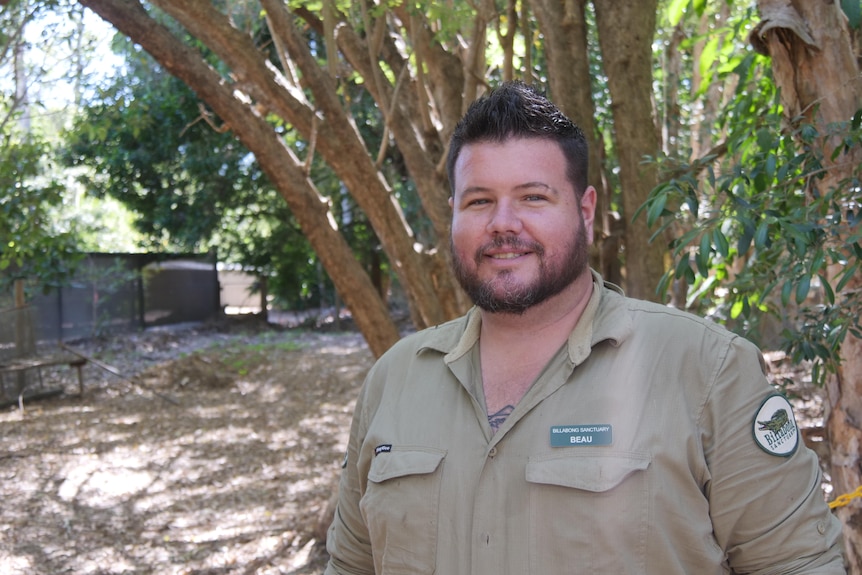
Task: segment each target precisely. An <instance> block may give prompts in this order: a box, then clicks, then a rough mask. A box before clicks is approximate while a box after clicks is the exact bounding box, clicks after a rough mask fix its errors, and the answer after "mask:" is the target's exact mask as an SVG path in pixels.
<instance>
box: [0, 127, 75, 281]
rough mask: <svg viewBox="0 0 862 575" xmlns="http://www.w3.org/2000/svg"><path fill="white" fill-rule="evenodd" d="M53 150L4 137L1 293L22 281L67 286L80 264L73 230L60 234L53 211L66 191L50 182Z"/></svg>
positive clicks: (0, 148) (16, 136)
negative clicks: (48, 158) (47, 166)
mask: <svg viewBox="0 0 862 575" xmlns="http://www.w3.org/2000/svg"><path fill="white" fill-rule="evenodd" d="M47 148H48V146H47V144H46V143H45V142H43V141H41V140H39V139H38V138H37V137H35V136H34V135H29V136H28V135H23V134H20V133H17V132H16V131H11V132H7V133H4V134H3V135H2V136H0V238H2V243H0V272H3V274H2V276H0V277H2V279H1V280H0V288H5V287H6V285H5V284H6V283H7V282H10V281H11V280H13V279H16V278H24V277H34V276H35V277H39V278H41V279H42V280H43V281H44V282H46V283H52V282H57V281H61V280H62V279H63V278H64V277H65V276H66V274H67V273H68V272H69V271H70V269H71V267H72V265H73V264H74V261H75V259H76V256H75V253H76V238H75V234H74V232H73V230H58V229H56V228H55V227H54V226H53V224H52V220H51V214H52V209H53V208H54V207H56V206H58V205H59V204H60V203H61V202H62V199H63V195H62V194H63V186H61V185H60V184H59V183H58V182H57V181H56V180H54V179H52V178H50V177H47V176H44V171H45V170H44V166H43V163H42V158H43V157H44V156H45V155H46V150H47Z"/></svg>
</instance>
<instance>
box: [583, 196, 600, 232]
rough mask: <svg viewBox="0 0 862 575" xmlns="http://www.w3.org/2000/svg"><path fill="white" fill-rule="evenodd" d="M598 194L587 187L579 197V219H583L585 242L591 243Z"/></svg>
mask: <svg viewBox="0 0 862 575" xmlns="http://www.w3.org/2000/svg"><path fill="white" fill-rule="evenodd" d="M597 202H598V192H596V189H595V188H594V187H593V186H587V189H586V190H584V195H583V196H581V217H583V218H584V227H585V228H586V232H587V241H589V243H591V244H592V243H593V223H594V222H595V220H596V204H597Z"/></svg>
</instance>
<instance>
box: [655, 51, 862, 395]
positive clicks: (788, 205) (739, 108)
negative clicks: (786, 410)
mask: <svg viewBox="0 0 862 575" xmlns="http://www.w3.org/2000/svg"><path fill="white" fill-rule="evenodd" d="M733 73H734V74H735V75H737V76H738V81H739V83H738V89H737V91H736V93H735V96H734V98H733V99H732V101H731V102H730V103H729V105H728V106H727V107H726V108H725V110H724V114H723V115H722V117H721V119H720V122H719V125H717V126H716V129H717V130H718V131H719V132H726V133H727V140H726V143H725V146H726V153H727V158H720V157H718V155H717V154H712V155H709V156H706V157H704V158H699V159H697V160H695V161H693V162H691V163H683V162H672V161H669V160H667V161H665V162H663V168H664V170H665V173H666V174H667V175H668V177H667V178H666V179H665V180H664V181H663V182H662V183H661V184H660V185H659V186H657V187H656V188H655V189H654V190H653V193H652V194H651V196H650V199H649V201H648V202H647V204H646V205H645V206H644V208H643V209H644V210H645V212H646V217H647V220H648V223H649V224H650V225H651V226H653V225H656V224H659V223H660V224H661V225H660V226H659V227H658V229H657V231H656V233H655V234H654V236H653V237H654V238H656V237H659V236H660V235H661V234H662V233H663V232H664V231H665V230H666V229H667V228H668V227H669V226H675V227H677V228H678V229H681V230H684V233H682V234H681V235H679V236H678V237H677V238H676V239H674V240H673V242H672V249H673V259H674V264H673V266H672V267H671V268H670V269H669V270H668V272H667V273H666V274H665V276H664V278H663V281H662V285H661V286H660V287H659V289H660V290H661V291H662V292H664V291H667V290H668V289H670V287H671V284H672V282H674V281H677V282H682V283H684V284H686V285H689V286H691V288H692V291H691V292H690V294H689V298H688V304H689V305H700V306H701V310H699V311H707V312H710V313H712V314H713V315H714V316H716V317H717V318H719V319H721V320H726V321H728V322H729V323H730V325H731V326H732V327H735V328H736V329H738V330H740V331H742V332H744V333H746V335H749V336H752V337H753V338H754V339H758V336H763V335H764V334H762V333H758V330H759V328H760V327H761V326H762V324H763V323H764V322H763V319H764V317H765V316H766V315H769V314H771V315H773V316H776V317H778V318H780V321H782V322H783V323H784V329H783V331H782V334H781V337H782V347H783V349H784V350H785V351H786V352H787V353H788V354H789V356H790V358H791V359H792V360H793V361H794V362H799V361H803V360H805V361H811V362H813V378H814V380H815V381H817V382H820V383H822V382H823V381H824V378H825V376H826V375H827V374H828V373H830V372H833V371H834V370H835V369H836V367H837V365H838V361H839V358H838V349H839V347H840V345H841V342H842V341H843V340H844V337H845V336H846V335H847V333H848V332H852V333H853V334H854V335H856V336H857V337H858V336H860V335H862V329H860V325H859V314H860V312H861V311H862V302H860V299H859V295H858V294H856V293H853V292H846V291H844V289H843V288H844V287H845V286H846V284H847V282H848V281H849V280H850V279H851V278H852V276H853V275H854V274H855V273H857V272H858V271H859V266H860V256H862V247H860V243H859V240H860V235H859V229H858V223H859V219H860V217H862V214H860V207H859V201H860V183H859V180H858V177H854V178H853V179H852V180H851V181H845V182H841V183H840V185H839V186H838V187H836V188H834V189H823V185H822V182H823V179H824V177H825V175H826V173H825V171H824V158H823V157H822V151H821V149H820V147H819V146H817V145H815V142H816V141H818V140H819V139H820V138H822V137H823V136H826V135H827V134H823V133H820V132H819V131H818V129H817V127H815V126H813V125H811V124H810V123H805V122H803V121H802V119H795V120H794V121H793V122H791V123H790V124H789V125H788V123H787V122H786V121H785V120H784V119H783V116H782V109H781V107H780V105H779V103H778V94H777V91H776V88H775V86H774V84H773V83H772V81H771V78H770V77H769V75H768V73H766V72H765V70H764V68H763V62H762V61H761V60H760V57H758V56H755V55H749V56H748V57H746V58H745V59H744V60H743V61H742V62H740V63H739V64H738V65H737V67H736V68H735V69H734V71H733ZM860 120H862V115H860V114H857V115H856V117H855V118H854V119H853V121H852V122H848V123H846V124H844V125H840V126H829V127H827V128H826V129H827V130H829V131H830V134H829V135H831V136H838V137H840V138H842V141H843V142H844V148H843V150H848V149H850V148H853V147H856V146H860V145H862V130H860V123H862V121H860ZM800 143H801V144H802V145H801V146H800ZM841 151H842V148H839V149H838V150H837V151H836V154H838V153H840V152H841ZM836 157H837V156H835V157H833V158H829V159H830V160H835V159H836ZM675 206H679V208H678V209H673V208H674V207H675ZM834 266H837V268H840V270H841V271H840V272H839V273H838V275H837V278H835V279H834V280H833V282H832V283H831V282H830V278H829V269H830V267H833V269H836V268H835V267H834ZM833 286H834V287H833Z"/></svg>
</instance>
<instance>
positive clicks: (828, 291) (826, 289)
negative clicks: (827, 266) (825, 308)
mask: <svg viewBox="0 0 862 575" xmlns="http://www.w3.org/2000/svg"><path fill="white" fill-rule="evenodd" d="M820 284H821V285H822V286H823V295H824V297H825V298H826V303H828V304H829V305H835V292H834V291H832V286H831V285H830V284H829V281H828V280H827V279H826V276H825V275H823V274H820Z"/></svg>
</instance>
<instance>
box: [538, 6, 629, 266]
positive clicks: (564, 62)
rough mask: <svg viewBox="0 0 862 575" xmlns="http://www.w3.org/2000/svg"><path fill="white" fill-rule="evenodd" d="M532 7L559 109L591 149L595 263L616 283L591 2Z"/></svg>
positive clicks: (615, 248) (616, 256)
mask: <svg viewBox="0 0 862 575" xmlns="http://www.w3.org/2000/svg"><path fill="white" fill-rule="evenodd" d="M530 7H531V8H532V10H533V12H534V13H535V15H536V19H537V20H538V22H539V29H540V30H541V31H542V34H543V36H544V46H545V53H546V56H547V60H548V82H549V84H550V96H551V98H552V99H553V100H554V102H555V103H556V104H557V106H559V107H560V110H562V111H563V113H564V114H566V115H567V116H568V117H569V118H571V119H572V120H573V121H574V122H575V123H576V124H577V125H578V126H580V127H581V129H582V130H583V131H584V134H585V135H586V137H587V141H588V142H589V146H590V148H589V149H590V168H589V173H588V174H587V181H588V182H589V183H590V184H591V185H592V186H594V187H595V188H596V190H597V191H598V198H599V202H598V206H597V207H596V214H597V217H598V218H600V220H599V221H600V222H601V223H600V225H598V224H597V225H596V226H595V230H594V231H595V237H594V238H593V240H594V243H595V250H594V251H593V254H592V262H591V263H592V265H593V266H594V267H596V268H597V269H598V270H599V272H601V274H602V276H604V278H605V279H607V280H610V281H616V280H617V278H618V277H619V269H620V259H619V256H620V254H619V251H618V246H619V243H618V242H616V241H614V239H615V236H614V233H615V231H614V229H613V227H614V226H613V220H612V219H611V217H610V213H609V210H610V204H611V200H610V194H611V190H609V189H608V188H607V186H605V185H604V182H605V180H604V178H603V177H602V164H603V154H602V151H603V150H604V142H603V141H602V138H601V137H600V135H599V134H598V132H597V129H596V122H595V111H596V107H595V103H594V102H593V97H592V90H591V85H590V83H591V77H592V74H591V73H590V57H589V51H588V42H587V37H588V29H587V20H586V14H585V12H586V0H569V1H566V2H560V1H559V0H530ZM525 9H526V8H525ZM608 248H610V249H608Z"/></svg>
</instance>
